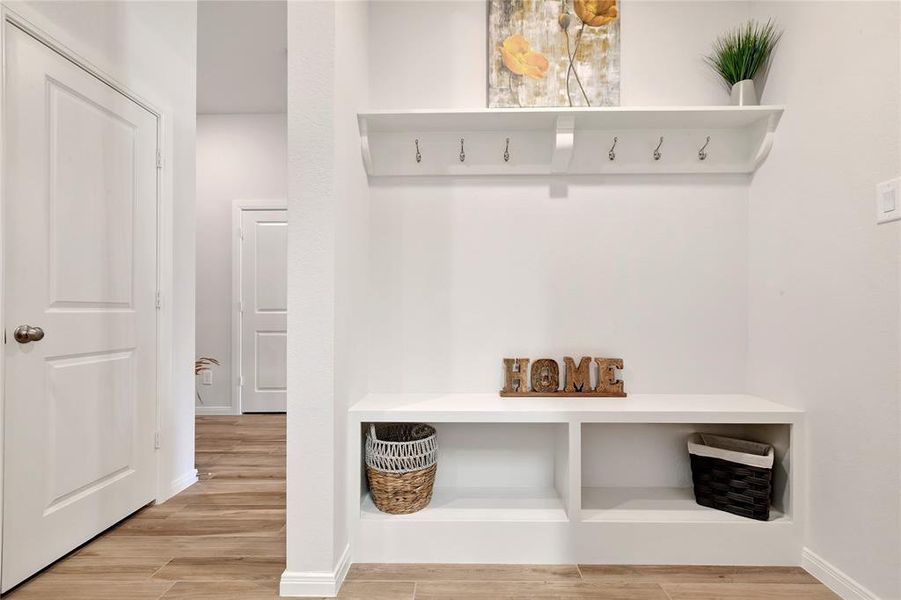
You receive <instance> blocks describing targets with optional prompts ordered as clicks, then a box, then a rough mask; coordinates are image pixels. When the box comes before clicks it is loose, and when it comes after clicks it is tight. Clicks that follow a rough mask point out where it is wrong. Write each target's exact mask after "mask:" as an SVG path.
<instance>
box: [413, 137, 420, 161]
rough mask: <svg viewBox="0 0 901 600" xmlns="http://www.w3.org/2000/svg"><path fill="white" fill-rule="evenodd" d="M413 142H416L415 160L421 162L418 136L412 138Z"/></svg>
mask: <svg viewBox="0 0 901 600" xmlns="http://www.w3.org/2000/svg"><path fill="white" fill-rule="evenodd" d="M414 143H415V144H416V162H418V163H421V162H422V152H420V151H419V138H416V139H415V140H414Z"/></svg>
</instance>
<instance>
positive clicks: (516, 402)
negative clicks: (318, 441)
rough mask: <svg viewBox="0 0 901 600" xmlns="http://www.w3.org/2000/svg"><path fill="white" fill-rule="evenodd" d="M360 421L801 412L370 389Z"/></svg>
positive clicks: (782, 417)
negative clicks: (385, 392)
mask: <svg viewBox="0 0 901 600" xmlns="http://www.w3.org/2000/svg"><path fill="white" fill-rule="evenodd" d="M350 414H351V416H352V417H353V418H354V419H356V420H357V421H360V422H368V421H423V422H426V423H795V422H797V421H798V420H799V419H800V418H801V417H802V416H803V412H802V411H800V410H798V409H795V408H791V407H789V406H785V405H783V404H777V403H776V402H772V401H770V400H766V399H765V398H760V397H758V396H751V395H746V394H630V395H629V396H627V397H625V398H554V397H550V396H548V397H535V398H501V397H500V396H499V395H498V394H496V393H495V394H491V393H487V394H485V393H455V394H368V395H366V396H365V397H364V398H363V399H362V400H360V401H359V402H358V403H356V404H355V405H353V406H352V407H351V408H350Z"/></svg>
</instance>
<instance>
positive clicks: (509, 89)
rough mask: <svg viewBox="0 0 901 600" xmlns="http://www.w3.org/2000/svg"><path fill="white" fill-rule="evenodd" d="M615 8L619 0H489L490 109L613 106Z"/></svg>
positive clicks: (615, 88) (616, 47) (615, 102)
mask: <svg viewBox="0 0 901 600" xmlns="http://www.w3.org/2000/svg"><path fill="white" fill-rule="evenodd" d="M619 8H620V7H619V0H489V3H488V106H489V107H491V108H511V107H538V106H618V105H619V79H620V61H619V31H620V27H619V22H620V17H619Z"/></svg>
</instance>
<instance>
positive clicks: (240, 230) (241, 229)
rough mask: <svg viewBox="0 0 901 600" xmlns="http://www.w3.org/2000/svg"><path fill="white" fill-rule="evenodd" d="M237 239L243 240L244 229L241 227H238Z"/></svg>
mask: <svg viewBox="0 0 901 600" xmlns="http://www.w3.org/2000/svg"><path fill="white" fill-rule="evenodd" d="M238 239H239V240H243V239H244V228H243V227H238Z"/></svg>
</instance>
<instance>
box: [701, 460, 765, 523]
mask: <svg viewBox="0 0 901 600" xmlns="http://www.w3.org/2000/svg"><path fill="white" fill-rule="evenodd" d="M691 478H692V480H693V481H694V488H695V500H697V502H698V504H700V505H701V506H709V507H710V508H715V509H717V510H723V511H726V512H728V513H732V514H734V515H739V516H742V517H748V518H749V519H756V520H758V521H768V520H769V518H770V498H772V495H773V470H772V469H765V468H761V467H752V466H749V465H742V464H739V463H734V462H730V461H728V460H723V459H720V458H711V457H708V456H696V455H694V454H692V455H691Z"/></svg>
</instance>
